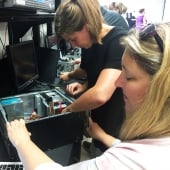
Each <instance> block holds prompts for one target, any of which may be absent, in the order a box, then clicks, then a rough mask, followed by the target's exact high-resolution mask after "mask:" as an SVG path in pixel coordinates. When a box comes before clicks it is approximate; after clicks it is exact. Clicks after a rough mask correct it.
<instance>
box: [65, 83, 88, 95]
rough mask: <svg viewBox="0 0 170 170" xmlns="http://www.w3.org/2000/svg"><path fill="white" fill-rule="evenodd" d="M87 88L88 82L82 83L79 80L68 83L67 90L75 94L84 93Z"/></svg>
mask: <svg viewBox="0 0 170 170" xmlns="http://www.w3.org/2000/svg"><path fill="white" fill-rule="evenodd" d="M86 88H87V83H84V84H81V83H78V82H74V83H71V84H69V85H67V87H66V90H67V91H68V93H70V94H71V95H73V96H74V95H77V94H79V93H82V92H83V91H85V90H86Z"/></svg>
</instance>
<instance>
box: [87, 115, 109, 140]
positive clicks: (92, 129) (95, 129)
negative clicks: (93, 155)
mask: <svg viewBox="0 0 170 170" xmlns="http://www.w3.org/2000/svg"><path fill="white" fill-rule="evenodd" d="M87 132H88V134H89V135H90V136H91V137H92V138H94V139H97V140H99V141H100V140H101V139H102V138H103V137H104V136H105V135H106V133H105V131H104V130H103V129H102V128H101V127H100V126H99V125H98V124H97V123H96V122H93V120H92V119H91V117H89V127H88V128H87Z"/></svg>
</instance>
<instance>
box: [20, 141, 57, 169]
mask: <svg viewBox="0 0 170 170" xmlns="http://www.w3.org/2000/svg"><path fill="white" fill-rule="evenodd" d="M17 151H18V154H19V157H20V159H21V161H22V162H23V163H24V165H25V169H27V170H33V169H35V168H36V167H37V166H38V165H40V164H42V163H52V162H54V161H53V160H52V159H50V158H49V157H48V156H47V155H46V154H45V153H44V152H42V151H41V150H40V149H39V148H38V147H37V146H36V145H35V144H34V143H33V142H32V141H30V142H28V143H27V145H25V144H22V143H21V144H19V145H18V146H17Z"/></svg>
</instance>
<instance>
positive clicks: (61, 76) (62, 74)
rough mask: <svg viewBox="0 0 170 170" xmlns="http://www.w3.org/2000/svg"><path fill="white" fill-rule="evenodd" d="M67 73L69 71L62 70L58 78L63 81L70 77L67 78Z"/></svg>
mask: <svg viewBox="0 0 170 170" xmlns="http://www.w3.org/2000/svg"><path fill="white" fill-rule="evenodd" d="M69 73H70V72H62V73H61V74H60V79H61V80H63V81H67V80H69V79H70V78H69Z"/></svg>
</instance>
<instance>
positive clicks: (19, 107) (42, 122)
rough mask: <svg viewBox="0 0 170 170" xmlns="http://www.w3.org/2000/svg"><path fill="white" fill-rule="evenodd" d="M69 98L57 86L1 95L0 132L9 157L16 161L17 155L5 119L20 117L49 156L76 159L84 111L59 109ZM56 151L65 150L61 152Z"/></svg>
mask: <svg viewBox="0 0 170 170" xmlns="http://www.w3.org/2000/svg"><path fill="white" fill-rule="evenodd" d="M71 102H72V99H69V98H68V97H67V96H64V95H63V94H62V93H61V92H60V91H58V90H57V89H52V90H47V91H41V92H32V93H26V94H20V95H15V96H10V97H5V98H1V99H0V132H1V135H2V138H3V141H4V144H5V148H6V150H7V153H8V156H9V160H11V161H18V160H19V157H18V155H17V152H16V150H15V148H14V147H13V146H12V144H11V143H10V141H9V139H8V137H7V132H6V121H11V120H14V119H19V118H23V119H24V120H25V121H26V126H27V128H28V130H29V131H30V132H31V134H32V135H31V139H32V140H33V141H34V142H35V143H36V144H37V145H38V146H39V147H40V148H41V149H42V150H43V151H44V152H46V153H47V154H48V155H49V156H51V157H52V158H53V156H52V155H55V154H56V155H58V156H59V158H61V160H60V161H61V162H60V163H62V164H63V165H69V164H72V163H74V162H78V161H79V160H80V149H81V140H82V138H83V132H84V116H85V114H84V113H82V112H81V113H74V112H71V113H70V112H69V113H61V110H62V108H65V107H66V106H67V105H68V104H70V103H71ZM55 150H56V152H55ZM52 152H53V153H52ZM58 152H59V153H63V154H64V153H65V154H64V155H63V156H62V154H60V155H59V154H57V153H58ZM53 159H55V158H53Z"/></svg>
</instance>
